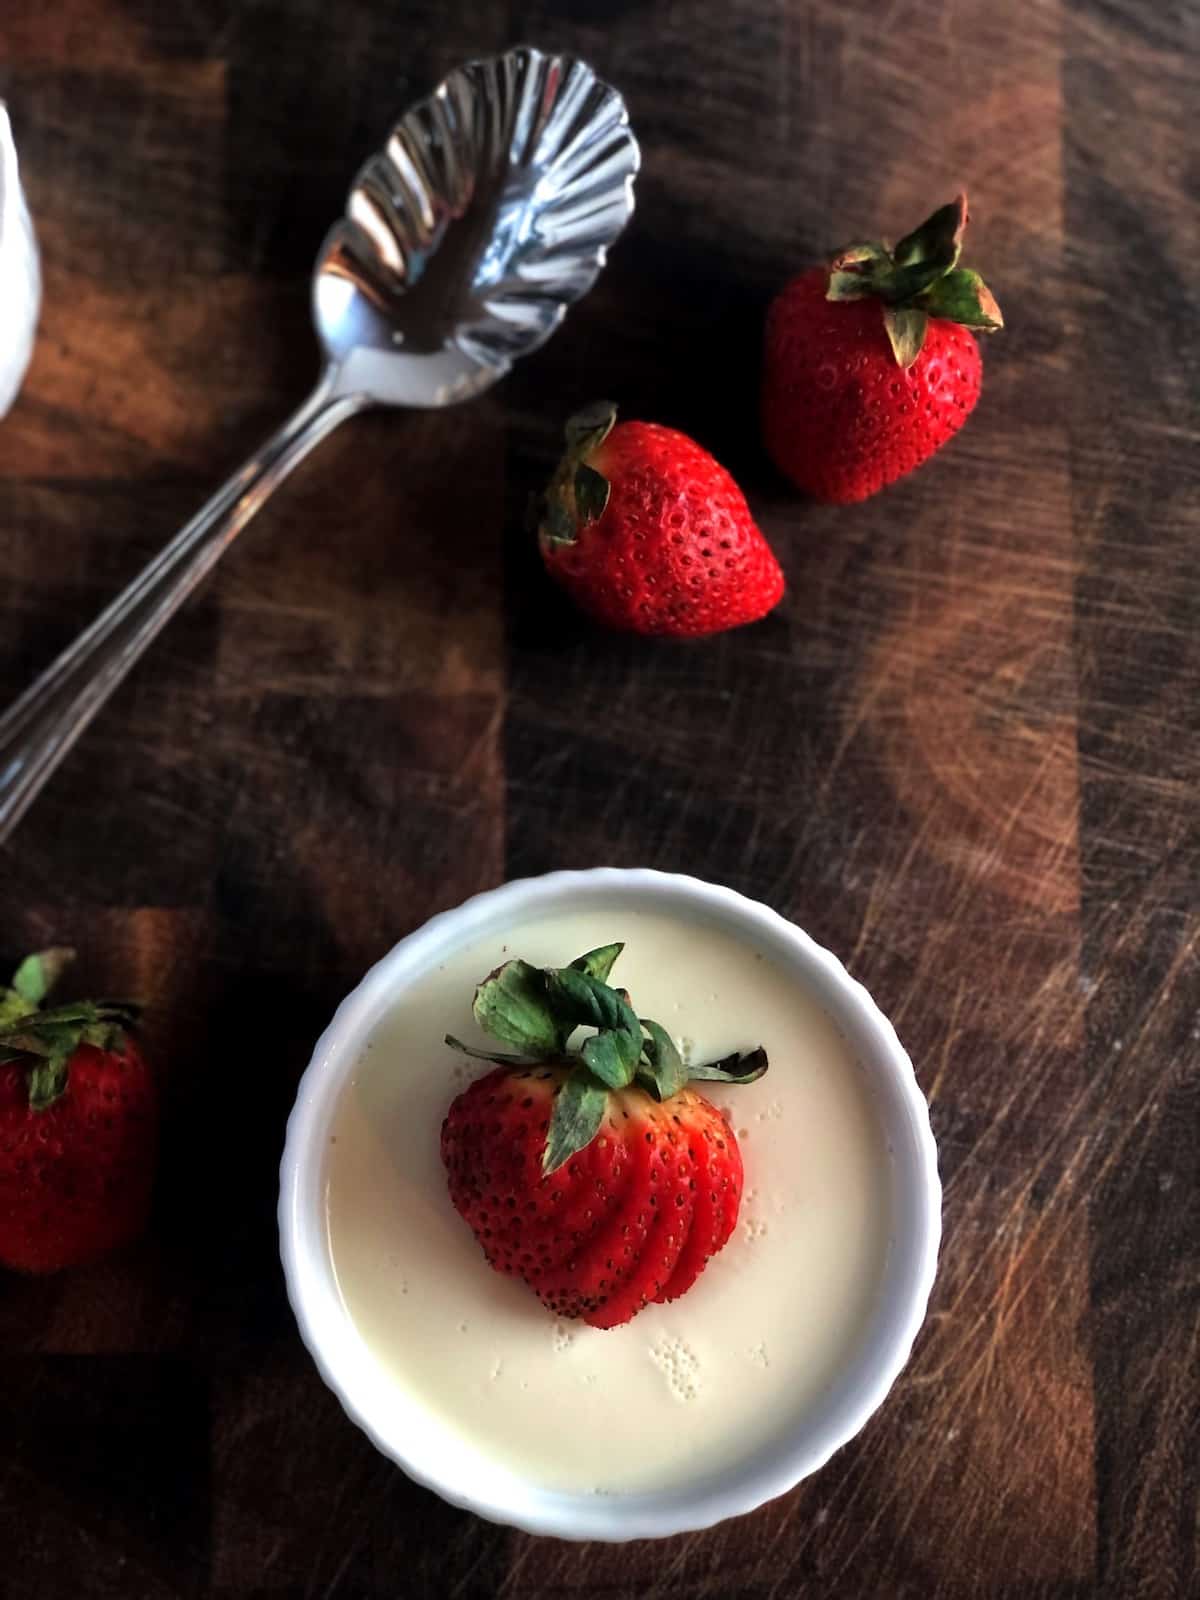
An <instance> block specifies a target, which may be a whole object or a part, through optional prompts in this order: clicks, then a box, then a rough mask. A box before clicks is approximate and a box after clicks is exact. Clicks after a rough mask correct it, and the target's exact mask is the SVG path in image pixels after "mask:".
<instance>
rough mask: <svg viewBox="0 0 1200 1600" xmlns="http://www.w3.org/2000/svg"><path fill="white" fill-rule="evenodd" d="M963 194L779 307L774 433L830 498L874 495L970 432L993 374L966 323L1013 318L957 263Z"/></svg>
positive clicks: (800, 478)
mask: <svg viewBox="0 0 1200 1600" xmlns="http://www.w3.org/2000/svg"><path fill="white" fill-rule="evenodd" d="M966 223H967V201H966V196H965V195H959V197H958V199H957V200H955V201H954V202H953V203H952V204H951V205H948V206H943V207H942V209H941V210H940V211H936V212H935V213H934V214H933V216H932V217H930V218H929V220H928V221H927V222H925V223H924V224H923V225H922V226H921V227H920V228H918V229H917V231H916V232H915V233H912V234H909V235H908V237H907V238H904V239H901V241H900V243H899V244H898V245H897V246H896V248H895V249H894V250H892V251H888V250H887V249H886V248H885V246H883V245H882V244H861V245H851V246H849V247H848V248H847V249H846V250H843V251H842V252H841V253H840V254H839V255H838V256H836V257H835V258H834V260H833V262H832V263H831V265H830V266H829V267H822V268H816V269H814V270H813V271H811V272H805V273H802V274H801V275H800V277H798V278H794V279H793V280H792V282H791V283H789V284H788V285H787V287H786V288H785V289H784V290H783V291H782V293H781V294H780V295H779V296H778V297H777V298H776V299H775V301H774V302H773V304H772V305H771V309H770V311H769V312H768V314H767V333H766V356H765V367H764V375H763V399H762V418H763V437H764V440H765V442H766V446H767V449H768V450H769V451H770V453H771V455H772V457H773V458H774V460H775V463H776V465H777V466H778V467H779V468H780V470H781V471H782V472H785V473H786V474H787V476H788V477H789V478H791V479H792V481H793V482H794V483H796V484H798V485H799V487H800V488H801V489H805V490H807V491H808V493H809V494H812V495H815V496H816V498H817V499H818V500H831V501H838V502H847V501H851V500H865V499H866V498H867V496H868V495H872V494H875V493H876V492H877V491H878V490H880V489H882V488H883V487H884V486H885V485H886V484H889V483H892V482H893V481H894V480H895V479H896V478H900V477H903V476H904V474H905V473H906V472H911V471H912V470H913V468H914V467H919V466H920V465H921V463H922V462H923V461H926V460H927V459H928V458H929V457H930V456H931V455H932V454H933V453H934V451H935V450H940V449H941V447H942V445H944V444H945V443H946V440H947V439H949V438H950V437H951V435H952V434H955V433H957V432H958V430H959V428H961V427H962V425H963V423H964V422H965V421H966V420H967V418H968V417H969V416H970V414H971V412H972V410H973V409H974V406H975V402H976V400H978V398H979V389H980V384H981V382H982V362H981V360H980V355H979V346H978V345H977V343H976V342H975V340H974V339H973V338H972V337H971V335H970V333H968V332H967V329H974V330H976V331H980V332H992V331H993V330H995V329H996V328H999V327H1001V326H1002V325H1003V323H1002V319H1001V316H1000V308H999V307H998V306H997V304H996V302H995V300H994V299H993V298H992V296H991V293H990V292H989V290H988V288H987V286H986V285H985V284H984V282H983V280H982V279H981V278H980V277H979V275H978V273H975V272H971V271H968V270H967V269H966V268H963V267H960V266H959V265H958V257H959V253H960V251H961V248H962V234H963V229H964V228H965V227H966Z"/></svg>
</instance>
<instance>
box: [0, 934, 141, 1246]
mask: <svg viewBox="0 0 1200 1600" xmlns="http://www.w3.org/2000/svg"><path fill="white" fill-rule="evenodd" d="M70 955H71V952H70V951H65V950H48V951H45V952H43V953H42V954H41V955H37V956H30V957H29V959H28V960H26V961H24V962H22V964H21V966H20V967H19V968H18V969H17V973H16V976H15V977H14V978H13V982H12V987H11V988H10V989H7V990H4V989H0V1262H2V1263H3V1264H4V1265H6V1266H9V1267H14V1268H16V1269H17V1270H18V1271H21V1272H39V1273H41V1272H57V1271H59V1270H60V1269H61V1268H63V1267H72V1266H79V1265H81V1264H82V1263H84V1262H88V1261H93V1260H95V1259H96V1258H97V1257H98V1256H101V1255H105V1254H106V1253H107V1252H108V1251H110V1250H113V1249H116V1248H117V1247H118V1246H119V1245H123V1244H125V1243H127V1242H128V1241H129V1240H130V1239H132V1238H134V1237H135V1236H136V1235H137V1234H138V1233H139V1232H140V1231H141V1229H142V1227H143V1225H144V1223H145V1220H146V1213H147V1211H148V1208H149V1203H150V1186H151V1182H152V1179H153V1173H154V1157H155V1151H156V1146H157V1135H158V1094H157V1090H156V1086H155V1082H154V1079H153V1076H152V1075H151V1073H150V1071H149V1069H148V1067H147V1065H146V1062H145V1060H144V1059H143V1057H142V1055H141V1052H140V1051H139V1050H138V1048H137V1045H136V1044H135V1043H134V1042H133V1040H132V1038H131V1037H130V1035H129V1032H128V1030H129V1028H130V1027H131V1025H132V1024H133V1022H134V1021H135V1020H136V1008H135V1007H133V1006H130V1005H126V1004H123V1003H120V1002H117V1001H111V1000H99V1001H81V1002H79V1003H77V1004H74V1005H64V1006H56V1007H54V1008H53V1009H51V1010H43V1009H41V1007H42V1001H43V1000H44V999H45V997H46V994H47V992H48V991H49V988H50V986H51V984H52V983H53V981H54V979H55V978H56V977H57V975H58V973H59V971H60V970H61V969H62V967H63V966H64V965H65V964H66V962H67V960H69V959H70Z"/></svg>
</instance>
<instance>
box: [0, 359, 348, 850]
mask: <svg viewBox="0 0 1200 1600" xmlns="http://www.w3.org/2000/svg"><path fill="white" fill-rule="evenodd" d="M361 404H362V402H361V401H360V400H359V399H357V398H354V397H346V396H344V395H338V394H337V393H336V392H335V387H334V377H333V374H332V373H330V372H326V373H325V374H324V375H323V376H322V378H321V381H320V382H319V383H318V384H317V387H316V388H315V389H314V390H313V392H312V394H311V395H310V396H309V397H308V399H307V400H306V401H305V402H304V404H303V405H302V406H301V407H300V409H299V410H298V411H296V412H295V413H294V415H293V416H291V417H290V418H289V419H288V421H287V422H285V423H284V424H283V426H282V427H281V428H280V429H279V430H278V431H277V432H276V433H274V434H272V436H271V437H270V438H269V439H268V440H267V441H266V443H265V444H264V445H263V447H262V449H261V450H259V451H258V453H257V454H256V455H254V456H252V457H251V458H250V460H249V461H247V462H246V464H245V466H243V467H242V468H241V470H240V471H238V472H236V473H234V475H233V476H232V477H231V478H229V479H228V480H227V482H226V483H225V484H223V485H222V487H221V488H220V489H218V490H217V492H216V494H214V495H213V497H212V499H211V500H209V501H208V502H207V503H206V504H205V505H203V506H202V507H201V508H200V510H199V511H197V513H196V515H195V516H194V517H193V518H192V519H191V521H190V522H188V523H187V524H186V525H185V526H184V527H183V528H181V529H180V530H179V532H178V533H177V534H176V535H175V537H174V538H173V539H172V540H171V542H170V544H168V545H167V546H166V548H165V549H164V550H162V552H161V553H160V554H159V555H157V556H156V557H155V558H154V560H153V561H151V562H150V564H149V565H148V566H147V567H144V568H143V569H142V571H141V572H140V573H139V574H138V576H137V577H136V578H135V579H134V580H133V582H132V583H131V584H130V585H129V587H128V588H127V589H126V590H125V591H124V593H122V594H120V595H118V596H117V598H116V599H115V600H114V601H113V602H112V604H111V605H110V606H109V607H108V608H107V609H106V610H105V611H102V612H101V613H100V615H99V616H98V617H97V618H96V620H95V622H93V623H92V625H91V627H89V628H88V629H86V630H85V632H83V633H81V634H80V635H79V637H78V639H76V640H75V642H74V644H72V645H70V646H68V648H67V649H66V650H64V651H63V653H62V655H60V656H59V658H58V660H57V661H55V662H54V663H53V664H52V665H51V666H49V667H48V668H47V669H46V671H45V672H44V673H43V674H42V675H41V677H40V678H38V679H37V681H36V682H35V683H33V684H31V685H30V687H29V688H28V689H27V690H26V691H25V693H24V694H23V695H22V696H21V697H20V699H19V700H17V701H15V702H14V703H13V705H12V706H10V707H9V709H8V710H7V711H6V712H5V713H4V715H3V716H2V717H0V844H3V843H4V841H5V840H6V839H7V838H8V837H9V835H10V834H11V832H12V830H13V829H14V828H15V827H16V825H17V823H18V822H19V821H20V820H21V818H22V817H23V816H24V814H25V811H26V809H27V808H28V807H29V805H30V804H31V802H32V801H33V800H34V798H35V796H36V795H37V794H38V793H39V791H40V790H41V788H42V785H43V784H44V783H45V782H46V780H47V778H49V776H50V774H51V773H52V772H53V771H54V769H55V768H56V767H57V766H58V764H59V762H60V761H61V760H62V759H63V757H64V756H65V755H66V753H67V751H68V750H69V749H70V748H71V746H72V745H73V744H74V743H75V741H76V739H78V737H79V735H80V734H81V733H82V732H83V730H84V729H85V728H86V727H87V725H88V723H89V722H90V721H91V719H92V718H93V717H94V716H95V714H96V712H97V711H99V709H100V707H101V706H102V705H103V704H104V702H105V701H106V700H107V699H108V697H109V695H110V694H111V693H112V692H113V690H114V689H115V688H116V687H117V685H118V684H119V683H120V682H121V680H122V678H124V676H125V674H126V673H127V672H128V671H129V669H130V667H132V666H133V664H134V662H135V661H136V660H137V659H138V657H139V656H140V655H141V654H142V651H143V650H145V648H146V646H147V645H148V644H149V643H150V641H151V640H152V639H153V638H155V636H156V635H157V634H158V632H159V631H160V629H161V628H162V627H163V626H164V625H165V624H166V623H167V622H168V621H169V620H170V618H171V617H172V616H173V615H174V614H175V612H176V611H177V610H178V609H179V607H180V606H181V605H182V604H183V602H184V601H185V600H186V599H187V597H188V595H189V594H191V592H192V590H193V589H194V588H195V587H196V586H197V584H199V583H200V581H201V580H202V579H203V578H204V576H205V575H206V573H207V572H208V571H209V569H210V568H211V567H212V566H213V565H215V563H216V561H217V560H218V558H219V557H220V555H221V553H222V552H223V551H224V550H225V549H226V547H227V546H228V545H230V544H232V542H233V540H234V539H235V538H236V536H237V535H238V534H239V533H240V532H241V530H242V529H243V528H244V527H245V525H246V523H247V522H249V520H250V518H251V517H252V516H253V515H254V513H255V512H256V511H257V510H258V508H259V507H260V506H261V505H262V504H263V502H264V501H265V500H266V498H267V496H268V495H269V494H271V493H272V491H273V490H275V489H276V488H278V486H279V485H280V484H281V483H282V482H283V480H284V479H285V478H286V477H287V475H288V473H289V472H291V470H292V468H293V467H294V466H296V465H297V463H298V462H300V461H302V460H303V459H304V457H305V456H306V455H307V454H308V452H309V451H310V450H311V449H312V447H313V446H314V445H315V444H316V443H317V442H318V441H319V440H321V439H323V438H324V437H325V435H326V434H327V433H328V432H330V430H331V429H332V428H335V427H336V426H337V425H338V423H339V422H342V421H343V420H344V419H345V418H346V417H348V416H349V415H350V414H351V413H352V412H354V411H356V410H358V409H359V408H360V406H361Z"/></svg>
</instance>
